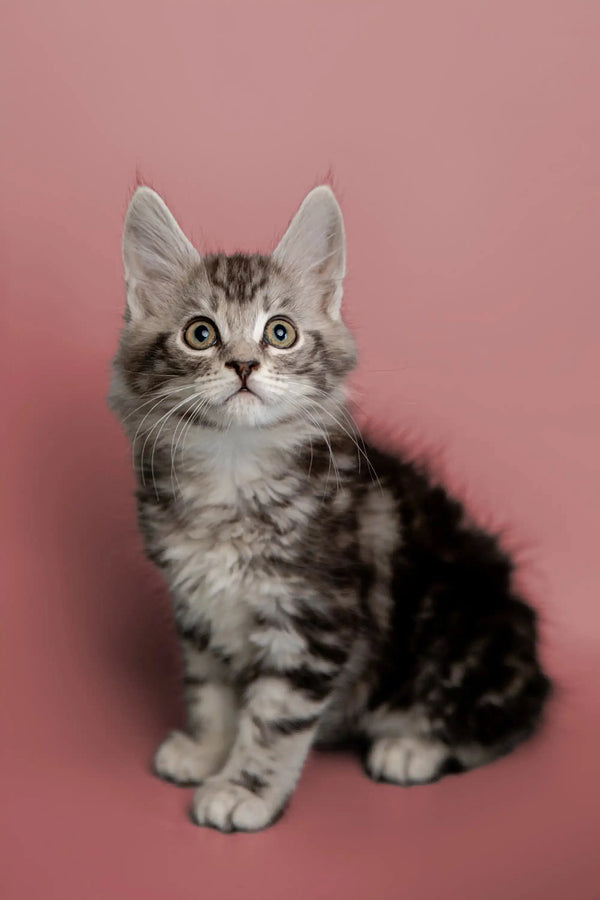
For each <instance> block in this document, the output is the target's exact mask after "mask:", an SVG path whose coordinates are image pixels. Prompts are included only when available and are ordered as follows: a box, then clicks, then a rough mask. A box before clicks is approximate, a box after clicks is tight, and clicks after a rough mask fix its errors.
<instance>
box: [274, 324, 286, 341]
mask: <svg viewBox="0 0 600 900" xmlns="http://www.w3.org/2000/svg"><path fill="white" fill-rule="evenodd" d="M273 334H274V335H275V337H276V338H277V340H278V341H285V339H286V337H287V328H286V327H285V325H276V326H275V328H274V329H273Z"/></svg>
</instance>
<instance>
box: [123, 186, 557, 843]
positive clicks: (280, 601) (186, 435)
mask: <svg viewBox="0 0 600 900" xmlns="http://www.w3.org/2000/svg"><path fill="white" fill-rule="evenodd" d="M124 261H125V273H126V281H127V308H126V313H125V326H124V329H123V332H122V335H121V341H120V346H119V350H118V353H117V356H116V359H115V362H114V377H113V383H112V388H111V394H110V402H111V406H112V408H113V409H114V410H115V411H116V412H117V414H118V415H119V416H120V417H121V419H122V421H123V423H124V425H125V428H126V431H127V433H128V435H129V437H130V438H131V441H132V444H133V456H134V461H135V470H136V473H137V478H138V491H137V501H138V510H139V521H140V525H141V530H142V533H143V537H144V541H145V545H146V549H147V553H148V556H149V557H150V559H151V560H153V561H154V562H155V563H156V565H157V566H159V567H160V569H161V570H162V571H163V573H164V575H165V577H166V580H167V582H168V583H169V586H170V589H171V593H172V597H173V604H174V611H175V621H176V624H177V630H178V633H179V638H180V641H181V648H182V651H183V658H184V663H185V679H184V683H185V697H186V702H187V709H188V725H187V729H186V731H176V732H174V733H172V734H170V735H169V736H168V737H167V739H166V740H165V741H164V743H163V744H162V745H161V746H160V747H159V749H158V751H157V753H156V756H155V759H154V768H155V771H156V773H157V774H158V775H159V776H160V777H161V778H165V779H168V780H170V781H174V782H176V783H177V784H197V785H200V787H198V789H197V791H196V793H195V796H194V800H193V811H192V814H193V818H194V820H195V822H197V823H198V824H199V825H208V826H211V827H213V828H218V829H220V830H221V831H235V830H248V831H254V830H257V829H261V828H265V827H267V826H268V825H270V824H271V823H272V822H274V821H275V819H277V817H278V816H279V815H280V814H281V812H282V811H283V809H284V807H285V805H286V803H287V801H288V798H289V797H290V794H291V793H292V791H293V790H294V786H295V784H296V782H297V780H298V777H299V775H300V772H301V770H302V766H303V764H304V761H305V759H306V755H307V753H308V751H309V748H310V747H311V745H312V744H315V743H317V744H324V745H337V744H344V743H352V744H353V745H354V746H356V747H357V748H358V749H359V750H360V753H361V754H362V759H363V761H364V767H365V770H366V773H367V774H368V775H369V776H370V777H371V778H373V779H374V780H375V781H387V782H393V783H395V784H401V785H412V784H424V783H426V782H430V781H434V780H435V779H437V778H439V777H440V776H442V775H443V774H445V773H447V772H450V771H461V770H466V769H470V768H473V767H474V766H479V765H481V764H482V763H487V762H489V761H491V760H493V759H495V758H496V757H498V756H500V755H501V754H504V753H506V752H508V751H509V750H512V749H513V748H514V747H515V746H516V745H517V744H518V743H519V742H520V741H522V740H523V739H525V738H526V737H528V736H529V735H530V734H531V733H532V732H533V730H534V728H535V727H536V725H537V723H538V721H539V719H540V714H541V711H542V707H543V705H544V701H545V700H546V698H547V696H548V693H549V687H550V683H549V680H548V679H547V678H546V676H545V675H544V674H543V672H542V670H541V668H540V664H539V662H538V659H537V655H536V616H535V613H534V612H533V610H532V609H531V608H530V607H529V606H528V605H527V604H526V603H525V602H524V601H523V599H521V597H520V596H519V595H518V594H517V593H516V592H515V588H514V585H513V580H512V574H513V566H512V563H511V560H510V559H509V557H508V556H507V555H506V553H505V552H504V551H503V550H502V549H501V548H500V546H499V545H498V542H497V540H496V539H495V537H493V536H492V535H490V534H487V533H486V532H484V531H481V530H480V529H479V528H478V527H476V526H475V525H474V524H473V523H472V522H471V521H470V520H469V518H468V517H467V515H466V514H465V512H464V510H463V508H462V506H461V505H460V503H458V502H457V501H456V500H454V499H452V498H451V497H449V496H448V494H447V493H446V492H445V490H444V489H443V488H442V487H440V486H439V485H437V484H435V483H433V482H432V481H431V480H430V478H429V477H428V475H427V473H426V472H425V471H424V470H422V469H421V468H420V467H419V466H417V465H415V464H414V463H412V462H410V461H408V460H405V459H400V458H398V457H397V456H391V455H388V454H387V453H385V452H383V451H381V450H378V449H376V448H375V447H373V446H370V445H368V444H365V443H364V442H363V440H362V438H361V437H360V436H359V434H358V433H357V431H356V428H355V425H354V422H353V420H352V418H351V416H350V413H349V410H348V407H347V404H346V394H345V390H344V379H345V377H346V376H347V374H348V373H349V372H350V370H351V369H352V368H353V367H354V365H355V363H356V350H355V344H354V341H353V339H352V337H351V335H350V333H349V331H348V329H347V328H346V326H345V325H344V323H343V321H342V318H341V302H342V280H343V277H344V273H345V269H346V254H345V241H344V226H343V220H342V215H341V212H340V208H339V206H338V204H337V202H336V199H335V197H334V195H333V193H332V191H331V190H330V189H329V188H328V187H318V188H316V189H315V190H313V191H312V192H311V193H310V194H309V195H308V196H307V197H306V199H305V200H304V202H303V203H302V206H301V207H300V210H299V211H298V213H297V214H296V216H295V217H294V219H293V220H292V223H291V225H290V227H289V229H288V231H287V232H286V234H285V235H284V237H283V239H282V241H281V242H280V244H279V246H278V247H277V249H276V250H275V251H274V253H273V254H272V255H271V256H260V255H245V254H236V255H233V256H225V255H223V254H217V255H209V256H204V257H202V256H200V254H199V253H198V252H197V251H196V250H195V249H194V247H193V246H192V244H191V243H190V242H189V241H188V240H187V238H186V237H185V236H184V234H183V232H182V231H181V229H180V228H179V226H178V225H177V223H176V221H175V219H174V218H173V216H172V215H171V213H170V212H169V210H168V209H167V207H166V206H165V204H164V203H163V201H162V200H161V198H160V197H159V196H158V195H157V194H156V193H154V192H153V191H152V190H150V189H149V188H147V187H141V188H139V189H138V190H137V191H136V193H135V195H134V197H133V200H132V201H131V205H130V207H129V211H128V213H127V218H126V222H125V234H124Z"/></svg>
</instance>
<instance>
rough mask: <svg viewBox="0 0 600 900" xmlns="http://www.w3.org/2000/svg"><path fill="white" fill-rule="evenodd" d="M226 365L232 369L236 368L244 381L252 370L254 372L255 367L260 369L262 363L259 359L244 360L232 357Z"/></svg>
mask: <svg viewBox="0 0 600 900" xmlns="http://www.w3.org/2000/svg"><path fill="white" fill-rule="evenodd" d="M225 365H226V366H227V367H228V368H230V369H235V371H236V372H237V373H238V375H239V376H240V378H241V380H242V382H245V381H246V379H247V377H248V375H249V374H250V372H252V370H253V369H258V367H259V366H260V363H259V361H258V360H257V359H246V360H243V361H240V360H239V359H230V360H229V362H226V363H225Z"/></svg>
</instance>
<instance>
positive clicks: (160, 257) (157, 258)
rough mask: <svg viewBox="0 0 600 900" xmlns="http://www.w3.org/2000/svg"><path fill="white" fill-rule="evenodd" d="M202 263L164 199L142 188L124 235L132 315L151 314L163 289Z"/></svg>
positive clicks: (137, 194) (136, 196)
mask: <svg viewBox="0 0 600 900" xmlns="http://www.w3.org/2000/svg"><path fill="white" fill-rule="evenodd" d="M200 259H201V257H200V254H199V253H198V251H197V250H196V249H195V247H193V245H192V244H191V243H190V241H188V239H187V238H186V236H185V234H184V233H183V231H182V230H181V228H180V227H179V225H178V224H177V222H176V221H175V218H174V217H173V215H172V214H171V212H170V211H169V209H168V207H167V205H166V203H165V202H164V201H163V200H162V198H161V197H159V196H158V194H157V193H156V192H155V191H153V190H152V189H151V188H148V187H139V188H138V189H137V190H136V192H135V194H134V195H133V198H132V200H131V203H130V204H129V209H128V210H127V216H126V217H125V228H124V232H123V262H124V264H125V279H126V282H127V304H128V308H129V310H130V312H131V313H132V314H134V315H135V314H136V313H144V312H148V311H149V308H150V307H151V306H152V302H153V298H155V299H157V298H159V296H160V293H161V288H162V289H163V290H164V288H165V287H166V286H167V285H168V284H173V283H175V282H177V281H178V280H179V279H180V278H181V277H182V275H184V273H185V272H186V270H187V269H189V267H190V266H192V265H194V264H197V263H199V262H200Z"/></svg>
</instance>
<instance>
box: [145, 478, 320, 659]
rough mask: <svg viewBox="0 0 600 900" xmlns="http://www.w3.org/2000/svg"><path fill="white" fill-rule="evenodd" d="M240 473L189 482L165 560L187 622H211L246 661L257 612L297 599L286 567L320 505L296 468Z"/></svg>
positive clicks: (216, 642)
mask: <svg viewBox="0 0 600 900" xmlns="http://www.w3.org/2000/svg"><path fill="white" fill-rule="evenodd" d="M241 474H244V473H240V471H239V470H238V471H237V472H235V473H232V472H231V470H229V472H228V471H223V470H222V469H219V470H217V473H216V474H215V473H214V472H213V473H212V477H211V478H210V479H207V478H206V477H204V478H198V479H195V480H194V479H193V478H190V479H189V480H188V482H187V483H186V484H185V485H184V486H183V487H182V489H181V500H182V506H181V508H180V511H179V516H178V522H177V526H176V527H174V528H172V529H171V530H167V531H166V532H165V535H164V539H163V546H162V557H163V559H164V560H165V561H166V562H167V571H168V575H169V580H170V583H171V588H172V590H173V594H174V599H175V603H176V609H177V616H178V618H179V620H180V621H181V623H182V624H183V625H184V626H185V627H192V626H194V625H199V624H202V626H203V627H206V626H208V627H209V629H210V633H211V644H212V645H213V646H215V647H217V648H218V649H220V650H221V651H222V652H224V653H226V654H227V655H228V656H231V657H233V658H235V660H236V661H237V662H239V663H241V664H246V663H248V662H250V661H251V659H252V656H253V643H252V639H251V638H252V632H253V630H254V629H255V627H256V621H257V616H258V614H260V613H261V612H262V613H265V612H268V613H273V612H280V611H281V609H282V607H283V606H285V607H286V608H288V607H289V604H290V603H292V602H293V598H292V597H291V593H290V592H291V588H290V585H289V583H288V582H287V580H286V578H285V576H284V570H285V564H286V563H289V562H290V561H292V560H293V559H294V557H295V555H296V553H297V547H298V542H299V541H301V539H302V533H303V530H304V529H305V528H306V526H307V522H308V521H309V519H310V516H311V515H312V514H313V512H314V510H313V504H312V501H311V499H310V497H303V496H301V495H300V496H299V495H298V490H297V488H298V484H297V479H295V478H294V477H293V475H292V474H290V473H287V474H283V473H279V474H278V477H273V476H271V475H270V474H269V473H259V475H260V476H261V477H255V478H253V479H251V478H248V477H246V479H243V478H241V477H240V475H241ZM253 474H254V473H253ZM234 475H235V476H237V478H236V477H232V476H234Z"/></svg>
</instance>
